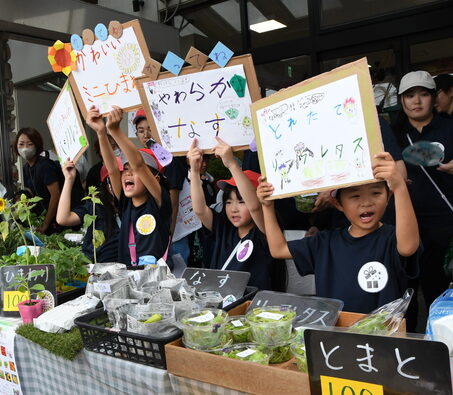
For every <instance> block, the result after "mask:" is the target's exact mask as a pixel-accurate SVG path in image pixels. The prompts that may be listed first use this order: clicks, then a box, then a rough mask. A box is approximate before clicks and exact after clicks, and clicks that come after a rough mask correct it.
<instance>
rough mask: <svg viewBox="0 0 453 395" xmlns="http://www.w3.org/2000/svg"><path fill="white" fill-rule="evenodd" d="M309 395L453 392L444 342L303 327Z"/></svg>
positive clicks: (449, 394)
mask: <svg viewBox="0 0 453 395" xmlns="http://www.w3.org/2000/svg"><path fill="white" fill-rule="evenodd" d="M304 337H305V349H306V353H307V365H308V374H309V379H310V390H311V394H312V395H395V394H404V395H428V394H429V395H441V394H442V395H451V394H452V389H451V375H450V357H449V352H448V347H447V346H446V345H445V344H444V343H440V342H434V341H428V340H419V339H410V338H401V337H390V336H372V335H362V334H356V333H348V332H335V331H328V330H314V329H307V330H306V331H305V332H304Z"/></svg>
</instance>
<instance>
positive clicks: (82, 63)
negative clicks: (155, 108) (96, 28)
mask: <svg viewBox="0 0 453 395" xmlns="http://www.w3.org/2000/svg"><path fill="white" fill-rule="evenodd" d="M122 26H123V34H122V35H121V37H120V38H115V37H112V36H111V35H109V36H108V37H107V39H106V40H105V41H101V40H95V41H94V42H93V43H92V45H88V44H87V42H85V45H84V47H83V49H82V50H80V51H76V56H77V69H76V70H74V71H73V72H72V73H71V74H70V75H69V81H70V82H71V87H72V90H73V91H74V94H75V97H76V99H77V103H78V104H79V107H80V111H81V112H82V114H83V117H84V118H85V117H86V114H87V112H88V109H89V108H90V107H91V106H92V105H96V106H97V107H98V108H99V110H100V112H101V113H102V114H106V113H107V112H109V111H110V109H111V107H112V105H116V106H119V107H121V108H122V109H123V110H125V111H128V110H132V109H136V108H139V107H141V102H140V96H139V94H138V91H137V88H136V84H135V78H137V77H140V76H141V75H142V70H143V67H144V66H145V58H149V57H150V55H149V51H148V47H147V46H146V42H145V38H144V37H143V33H142V30H141V27H140V24H139V22H138V20H133V21H130V22H127V23H124V24H123V25H122Z"/></svg>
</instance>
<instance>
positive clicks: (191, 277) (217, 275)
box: [182, 267, 250, 300]
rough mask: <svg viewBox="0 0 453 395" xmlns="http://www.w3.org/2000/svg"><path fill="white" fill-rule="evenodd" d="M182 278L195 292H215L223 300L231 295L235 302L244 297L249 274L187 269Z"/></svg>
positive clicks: (231, 271)
mask: <svg viewBox="0 0 453 395" xmlns="http://www.w3.org/2000/svg"><path fill="white" fill-rule="evenodd" d="M182 277H183V278H185V279H186V281H187V284H189V285H191V286H193V287H195V288H196V290H197V291H217V292H219V293H220V294H221V295H222V296H223V297H224V298H225V297H227V296H229V295H233V296H234V298H235V299H236V300H237V299H240V298H242V297H243V296H244V292H245V288H246V287H247V284H248V282H249V279H250V273H248V272H238V271H234V270H216V269H199V268H193V267H188V268H186V269H185V270H184V273H183V274H182Z"/></svg>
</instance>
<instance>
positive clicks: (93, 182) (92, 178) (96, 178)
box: [85, 161, 102, 191]
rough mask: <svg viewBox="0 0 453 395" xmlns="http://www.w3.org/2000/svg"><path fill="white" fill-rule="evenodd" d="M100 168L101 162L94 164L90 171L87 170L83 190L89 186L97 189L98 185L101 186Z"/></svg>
mask: <svg viewBox="0 0 453 395" xmlns="http://www.w3.org/2000/svg"><path fill="white" fill-rule="evenodd" d="M101 168H102V161H100V162H98V163H96V164H95V165H94V166H92V167H91V169H90V170H88V174H87V178H86V180H85V189H86V190H87V191H88V188H89V187H91V186H93V187H96V188H99V185H101Z"/></svg>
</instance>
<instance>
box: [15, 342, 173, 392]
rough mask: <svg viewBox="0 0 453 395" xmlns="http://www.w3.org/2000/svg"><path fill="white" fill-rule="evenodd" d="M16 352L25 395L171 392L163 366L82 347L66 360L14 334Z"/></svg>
mask: <svg viewBox="0 0 453 395" xmlns="http://www.w3.org/2000/svg"><path fill="white" fill-rule="evenodd" d="M15 353H16V361H17V365H18V370H19V377H20V381H21V386H22V391H23V393H24V394H25V395H31V394H40V395H55V394H90V395H108V394H112V395H120V394H131V395H132V394H134V395H139V394H144V395H145V394H147V395H148V394H173V393H174V391H173V388H172V386H171V383H170V379H169V377H168V373H167V371H166V370H162V369H157V368H153V367H151V366H146V365H142V364H138V363H134V362H129V361H125V360H122V359H118V358H112V357H109V356H106V355H102V354H98V353H94V352H90V351H87V350H85V349H84V350H82V351H81V352H80V354H79V355H78V356H77V357H76V358H75V359H74V360H73V361H68V360H66V359H63V358H61V357H58V356H56V355H54V354H51V353H50V352H48V351H47V350H45V349H44V348H42V347H41V346H39V345H37V344H35V343H33V342H31V341H29V340H27V339H25V338H23V337H21V336H19V335H16V344H15Z"/></svg>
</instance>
